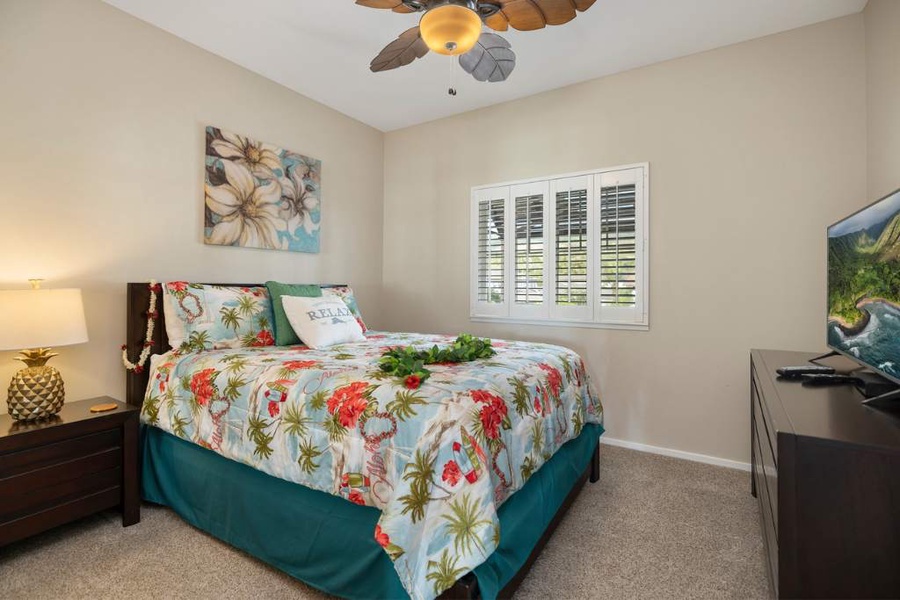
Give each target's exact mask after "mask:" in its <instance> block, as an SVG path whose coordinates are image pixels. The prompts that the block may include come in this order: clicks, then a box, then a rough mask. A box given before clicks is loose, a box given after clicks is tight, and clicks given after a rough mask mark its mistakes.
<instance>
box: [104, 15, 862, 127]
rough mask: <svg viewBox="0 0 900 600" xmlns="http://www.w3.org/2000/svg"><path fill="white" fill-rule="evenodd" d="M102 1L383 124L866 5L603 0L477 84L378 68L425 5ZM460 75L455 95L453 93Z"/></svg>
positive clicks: (432, 64) (436, 64) (437, 70)
mask: <svg viewBox="0 0 900 600" xmlns="http://www.w3.org/2000/svg"><path fill="white" fill-rule="evenodd" d="M104 1H105V2H107V3H108V4H111V5H113V6H116V7H118V8H120V9H122V10H124V11H126V12H128V13H130V14H132V15H134V16H136V17H138V18H140V19H142V20H144V21H147V22H148V23H151V24H153V25H156V26H157V27H160V28H161V29H164V30H166V31H168V32H170V33H173V34H175V35H177V36H178V37H180V38H183V39H185V40H187V41H189V42H191V43H193V44H196V45H197V46H200V47H201V48H204V49H206V50H209V51H210V52H213V53H215V54H218V55H219V56H222V57H224V58H226V59H228V60H230V61H232V62H234V63H237V64H239V65H241V66H243V67H246V68H247V69H250V70H251V71H255V72H256V73H259V74H260V75H262V76H264V77H267V78H269V79H271V80H273V81H276V82H278V83H280V84H282V85H284V86H286V87H288V88H290V89H292V90H295V91H297V92H299V93H301V94H303V95H304V96H307V97H309V98H312V99H314V100H317V101H319V102H322V103H323V104H326V105H328V106H330V107H332V108H334V109H336V110H338V111H340V112H342V113H344V114H346V115H349V116H351V117H353V118H355V119H358V120H360V121H362V122H364V123H367V124H369V125H371V126H373V127H376V128H378V129H380V130H382V131H391V130H393V129H399V128H402V127H406V126H409V125H415V124H418V123H423V122H426V121H431V120H433V119H438V118H441V117H446V116H449V115H453V114H457V113H461V112H465V111H468V110H472V109H475V108H480V107H483V106H489V105H491V104H497V103H499V102H505V101H507V100H512V99H515V98H521V97H524V96H529V95H531V94H535V93H538V92H542V91H545V90H550V89H554V88H558V87H562V86H565V85H569V84H572V83H577V82H579V81H585V80H588V79H593V78H596V77H600V76H603V75H609V74H612V73H618V72H621V71H625V70H628V69H632V68H635V67H639V66H643V65H648V64H652V63H656V62H660V61H663V60H668V59H672V58H677V57H679V56H686V55H688V54H693V53H695V52H702V51H704V50H710V49H712V48H717V47H720V46H725V45H728V44H734V43H737V42H741V41H745V40H749V39H753V38H757V37H761V36H764V35H769V34H772V33H777V32H779V31H786V30H788V29H794V28H796V27H801V26H803V25H809V24H812V23H816V22H819V21H825V20H827V19H833V18H836V17H840V16H843V15H848V14H852V13H856V12H859V11H861V10H862V9H863V7H864V6H865V4H866V0H598V1H597V3H596V4H594V6H593V7H592V8H591V9H590V10H588V11H587V12H584V13H579V15H578V17H577V18H576V19H575V20H574V21H571V22H569V23H567V24H565V25H561V26H557V27H547V28H545V29H542V30H539V31H528V32H519V31H514V30H512V29H510V30H509V31H508V32H506V33H503V34H502V35H503V36H504V37H506V38H507V39H508V40H509V41H510V42H511V43H512V47H513V50H514V51H515V52H516V54H517V58H518V60H517V65H516V70H515V71H514V72H513V74H512V75H511V76H510V78H509V80H507V81H505V82H503V83H479V82H477V81H475V80H474V79H472V78H471V76H469V75H468V74H466V73H465V72H464V71H463V70H462V69H460V68H459V66H458V65H455V64H453V63H452V61H453V59H451V58H449V57H445V56H439V55H436V54H433V53H432V54H429V55H426V56H425V57H424V58H422V59H420V60H417V61H415V62H414V63H413V64H411V65H408V66H406V67H401V68H400V69H396V70H393V71H387V72H382V73H371V72H370V71H369V61H370V60H371V59H372V58H373V57H374V56H375V55H376V54H378V52H379V51H380V50H381V48H382V47H384V46H385V45H386V44H387V43H388V42H390V41H392V40H393V39H395V38H396V36H397V35H398V34H400V33H401V32H403V31H404V30H406V29H407V28H409V27H412V26H414V25H415V24H416V23H417V22H418V18H419V15H415V14H411V15H401V14H397V13H393V12H391V11H389V10H376V9H372V8H365V7H362V6H357V5H356V4H354V2H353V0H104ZM451 73H452V76H451ZM451 77H452V84H453V86H454V87H456V88H457V90H458V92H459V93H458V95H457V96H450V95H448V93H447V88H448V87H449V86H450V84H451Z"/></svg>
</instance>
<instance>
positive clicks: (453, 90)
mask: <svg viewBox="0 0 900 600" xmlns="http://www.w3.org/2000/svg"><path fill="white" fill-rule="evenodd" d="M457 60H458V58H457V57H456V56H451V57H450V88H449V89H448V90H447V93H448V94H450V95H451V96H455V95H456V88H455V87H453V75H454V73H456V68H455V65H454V63H455V62H457Z"/></svg>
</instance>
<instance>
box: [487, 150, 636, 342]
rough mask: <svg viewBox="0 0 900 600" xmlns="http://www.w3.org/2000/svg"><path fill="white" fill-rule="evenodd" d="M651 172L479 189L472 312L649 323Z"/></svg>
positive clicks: (606, 172) (524, 318)
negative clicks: (649, 186)
mask: <svg viewBox="0 0 900 600" xmlns="http://www.w3.org/2000/svg"><path fill="white" fill-rule="evenodd" d="M648 172H649V166H648V165H647V164H641V165H634V166H628V167H617V168H614V169H602V170H597V171H594V172H589V173H579V174H575V175H565V176H559V177H550V178H545V179H540V180H529V181H523V182H514V183H510V184H501V185H493V186H483V187H478V188H474V189H473V190H472V203H473V209H472V217H473V218H472V244H473V247H474V251H473V260H472V310H471V315H472V318H473V319H474V320H492V321H493V320H496V321H513V322H524V323H536V324H545V323H560V324H567V325H575V326H585V327H612V328H623V329H647V327H648V318H647V317H648V310H647V272H648V269H647V252H648V244H647V223H648V218H647V216H648V215H647V205H648V195H649V194H648V183H647V182H648ZM507 231H508V232H509V234H507Z"/></svg>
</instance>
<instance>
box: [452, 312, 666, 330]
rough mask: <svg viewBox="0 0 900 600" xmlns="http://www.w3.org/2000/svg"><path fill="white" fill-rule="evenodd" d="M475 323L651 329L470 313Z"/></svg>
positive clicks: (644, 324) (629, 324)
mask: <svg viewBox="0 0 900 600" xmlns="http://www.w3.org/2000/svg"><path fill="white" fill-rule="evenodd" d="M469 320H470V321H472V322H473V323H500V324H507V325H540V326H543V327H577V328H579V329H621V330H625V331H649V330H650V324H649V323H596V322H594V321H563V320H550V319H515V318H512V317H489V316H477V315H470V316H469Z"/></svg>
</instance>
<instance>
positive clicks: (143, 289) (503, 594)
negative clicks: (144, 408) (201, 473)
mask: <svg viewBox="0 0 900 600" xmlns="http://www.w3.org/2000/svg"><path fill="white" fill-rule="evenodd" d="M209 285H226V286H239V287H254V286H261V285H263V284H260V283H220V284H209ZM341 286H342V284H329V285H323V286H322V287H341ZM127 301H128V307H127V317H128V319H127V325H126V330H127V342H126V344H127V348H128V356H130V357H134V356H137V355H138V354H140V352H141V350H143V347H144V336H145V335H146V333H147V312H148V311H147V308H148V305H149V303H150V286H149V284H148V283H129V284H128V300H127ZM156 304H157V306H156V307H155V308H154V309H153V310H154V311H155V312H156V313H157V315H158V317H157V320H156V326H155V327H154V330H153V337H152V339H151V340H149V341H150V342H152V344H153V347H152V353H153V354H159V353H162V352H165V351H167V350H168V349H169V338H168V336H167V335H166V321H165V316H164V315H163V308H162V294H161V293H159V294H157V299H156ZM149 379H150V365H149V364H147V365H145V366H144V368H143V369H142V370H141V371H140V372H137V371H128V372H127V375H126V391H125V398H126V402H127V403H128V404H130V405H131V406H136V407H138V408H140V407H141V405H142V404H143V402H144V394H145V393H146V390H147V384H148V382H149ZM599 478H600V443H599V441H598V442H597V446H596V448H595V449H594V452H593V455H592V457H591V462H590V464H588V466H587V468H585V470H584V472H583V473H582V474H581V476H580V477H579V478H578V480H577V481H576V482H575V485H573V486H572V489H571V490H569V493H568V495H567V496H566V499H565V500H564V501H563V503H562V504H561V505H560V507H559V509H558V510H557V511H556V514H555V515H554V516H553V519H552V520H551V521H550V524H549V525H548V526H547V529H545V530H544V533H543V534H542V535H541V538H540V539H539V540H538V543H537V545H536V546H535V547H534V549H533V550H532V551H531V554H529V555H528V560H526V561H525V564H524V565H522V568H521V569H519V571H518V572H517V573H516V574H515V575H514V576H513V578H512V579H511V580H510V581H509V583H507V584H506V586H505V587H504V588H503V589H502V590H501V591H500V594H499V597H500V598H511V597H512V595H513V594H514V593H515V591H516V589H518V587H519V585H520V584H521V583H522V581H523V580H524V579H525V577H527V576H528V572H529V571H530V570H531V566H532V565H533V564H534V561H536V560H537V557H538V556H539V555H540V553H541V551H542V550H543V549H544V546H546V545H547V542H548V541H549V540H550V537H551V536H552V535H553V532H554V531H556V528H557V527H558V526H559V524H560V522H561V521H562V519H563V517H564V516H565V514H566V513H567V512H568V510H569V508H570V507H571V506H572V503H574V502H575V498H577V497H578V494H579V492H581V488H583V487H584V484H585V482H587V481H588V480H590V481H591V483H594V482H596V481H597V480H598V479H599ZM440 598H442V599H444V600H450V599H452V600H475V599H478V598H481V592H480V591H479V589H478V580H477V579H476V578H475V575H474V574H473V573H471V572H470V573H467V574H466V575H463V576H462V577H461V578H460V579H459V580H457V582H456V583H455V584H454V585H453V587H451V588H450V589H448V590H447V591H445V592H444V593H443V594H441V595H440Z"/></svg>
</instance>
